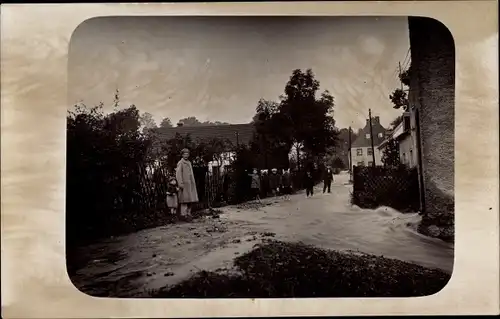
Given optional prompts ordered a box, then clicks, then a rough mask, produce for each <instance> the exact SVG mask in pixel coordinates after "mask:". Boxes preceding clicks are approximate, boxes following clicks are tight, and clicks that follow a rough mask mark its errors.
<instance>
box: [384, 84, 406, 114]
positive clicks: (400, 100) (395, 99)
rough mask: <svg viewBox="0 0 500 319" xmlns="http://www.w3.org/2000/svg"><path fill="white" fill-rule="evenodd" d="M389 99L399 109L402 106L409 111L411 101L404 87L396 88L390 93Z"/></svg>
mask: <svg viewBox="0 0 500 319" xmlns="http://www.w3.org/2000/svg"><path fill="white" fill-rule="evenodd" d="M389 99H390V100H391V102H392V104H394V108H395V109H397V110H399V109H401V108H402V109H403V110H404V111H408V109H409V105H410V102H409V101H408V95H407V94H406V92H405V91H403V90H402V89H399V88H398V89H395V90H394V91H393V92H392V94H390V95H389Z"/></svg>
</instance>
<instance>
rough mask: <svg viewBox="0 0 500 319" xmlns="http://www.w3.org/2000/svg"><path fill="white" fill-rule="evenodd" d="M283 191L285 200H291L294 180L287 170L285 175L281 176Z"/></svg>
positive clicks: (284, 171) (284, 172)
mask: <svg viewBox="0 0 500 319" xmlns="http://www.w3.org/2000/svg"><path fill="white" fill-rule="evenodd" d="M281 190H282V193H283V197H284V198H285V200H290V194H292V178H291V176H290V171H289V170H287V169H284V170H283V175H281Z"/></svg>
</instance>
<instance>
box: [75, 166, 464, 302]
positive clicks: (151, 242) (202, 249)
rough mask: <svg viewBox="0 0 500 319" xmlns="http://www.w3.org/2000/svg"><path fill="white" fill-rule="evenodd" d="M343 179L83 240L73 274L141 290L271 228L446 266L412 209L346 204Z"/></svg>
mask: <svg viewBox="0 0 500 319" xmlns="http://www.w3.org/2000/svg"><path fill="white" fill-rule="evenodd" d="M348 179H349V176H348V175H347V174H341V175H337V176H336V179H335V182H334V184H333V185H332V193H331V194H322V189H321V188H320V187H318V188H316V189H315V194H314V196H313V197H312V198H306V197H305V194H304V193H299V194H296V195H293V196H292V197H291V199H290V200H289V201H285V200H282V199H268V200H265V201H264V205H252V204H246V205H239V206H229V207H225V208H223V209H222V211H223V214H222V215H221V216H220V218H219V219H211V218H207V219H203V220H199V221H196V222H194V223H189V224H175V225H167V226H164V227H158V228H154V229H148V230H143V231H140V232H137V233H134V234H130V235H127V236H123V237H119V238H115V239H110V240H106V241H103V242H101V243H98V244H94V245H91V246H88V247H82V248H81V249H80V250H79V252H77V253H76V254H75V255H79V256H81V257H80V258H82V261H81V262H83V265H84V266H82V267H81V268H80V269H79V270H78V271H77V273H76V276H74V277H73V278H72V280H73V282H74V283H75V285H76V286H77V287H79V288H80V289H81V290H83V291H84V292H87V293H91V294H96V295H109V296H116V297H119V296H124V297H125V296H139V295H142V294H144V293H147V290H148V289H158V288H161V287H163V286H165V285H167V284H175V283H177V282H179V281H181V280H183V279H186V278H187V277H189V276H190V275H191V274H192V273H194V272H196V271H199V270H202V269H204V270H216V269H218V268H223V267H229V266H230V265H231V262H232V260H233V259H234V257H236V256H237V255H239V254H241V253H244V252H246V251H249V250H250V249H252V247H253V245H254V244H255V243H256V242H258V241H259V240H261V239H262V238H263V237H267V236H270V235H272V236H273V237H274V238H275V239H277V240H283V241H302V242H304V243H306V244H312V245H315V246H318V247H321V248H327V249H335V250H349V251H359V252H362V253H369V254H375V255H383V256H385V257H389V258H396V259H400V260H404V261H408V262H412V263H415V264H419V265H422V266H425V267H429V268H439V269H442V270H444V271H446V272H449V273H451V272H452V269H453V252H454V249H453V245H452V244H450V243H445V242H443V241H441V240H439V239H434V238H428V237H425V236H423V235H421V234H419V233H417V231H416V226H417V225H418V222H419V221H420V216H419V215H418V214H402V213H399V212H397V211H395V210H393V209H391V208H388V207H380V208H378V209H375V210H367V209H361V208H359V207H357V206H352V205H351V204H350V192H351V191H352V187H351V185H349V184H348Z"/></svg>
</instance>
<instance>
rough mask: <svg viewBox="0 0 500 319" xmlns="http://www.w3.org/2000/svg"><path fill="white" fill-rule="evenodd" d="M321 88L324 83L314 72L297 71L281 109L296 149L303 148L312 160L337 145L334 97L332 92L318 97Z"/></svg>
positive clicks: (293, 75) (325, 92)
mask: <svg viewBox="0 0 500 319" xmlns="http://www.w3.org/2000/svg"><path fill="white" fill-rule="evenodd" d="M319 88H320V83H319V81H318V80H316V79H315V76H314V73H313V72H312V70H311V69H308V70H306V71H305V72H303V71H302V70H300V69H296V70H294V71H293V72H292V76H291V77H290V80H289V81H288V83H287V84H286V86H285V94H284V95H283V96H282V98H281V104H280V108H279V113H280V114H281V115H282V117H283V118H284V119H285V120H286V122H285V123H286V125H285V126H286V129H287V133H289V136H290V138H291V139H292V143H293V147H294V148H295V149H296V150H300V149H303V150H304V152H305V153H306V155H307V157H308V158H309V159H313V158H314V157H318V156H323V155H324V154H325V153H326V150H327V149H328V148H329V147H330V146H334V145H335V144H336V142H337V132H336V130H335V121H334V119H333V108H334V105H335V104H334V98H333V96H332V95H331V94H330V93H329V92H328V91H324V92H323V93H322V94H321V96H320V97H319V98H317V96H316V95H317V92H318V90H319ZM297 155H299V152H297ZM297 158H299V156H298V157H297ZM299 167H300V165H299Z"/></svg>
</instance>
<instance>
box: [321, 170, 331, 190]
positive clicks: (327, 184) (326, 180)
mask: <svg viewBox="0 0 500 319" xmlns="http://www.w3.org/2000/svg"><path fill="white" fill-rule="evenodd" d="M332 181H333V171H332V168H331V167H330V166H327V167H326V171H325V172H324V174H323V194H324V193H325V192H326V190H327V189H328V193H331V192H332Z"/></svg>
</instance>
